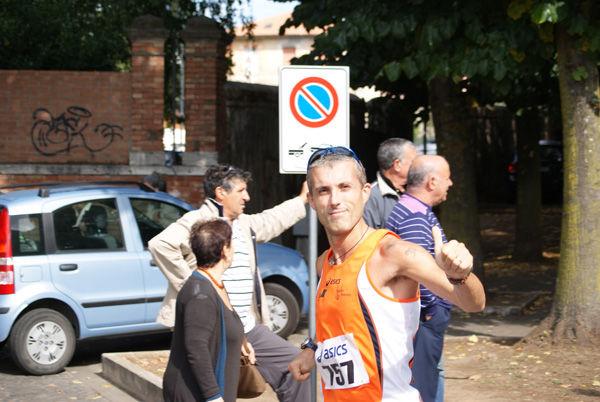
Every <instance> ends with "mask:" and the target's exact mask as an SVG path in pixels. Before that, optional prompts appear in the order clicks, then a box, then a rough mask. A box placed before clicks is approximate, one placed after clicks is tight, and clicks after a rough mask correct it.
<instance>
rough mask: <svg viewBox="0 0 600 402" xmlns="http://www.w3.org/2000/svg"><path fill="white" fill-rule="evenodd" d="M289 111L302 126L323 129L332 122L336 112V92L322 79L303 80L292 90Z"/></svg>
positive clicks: (310, 78) (309, 78)
mask: <svg viewBox="0 0 600 402" xmlns="http://www.w3.org/2000/svg"><path fill="white" fill-rule="evenodd" d="M290 109H291V111H292V114H293V115H294V118H295V119H296V120H297V121H298V122H299V123H301V124H302V125H304V126H307V127H311V128H318V127H323V126H325V125H327V124H328V123H329V122H330V121H331V120H333V118H334V117H335V115H336V113H337V111H338V96H337V92H336V91H335V88H333V85H331V84H330V83H329V82H328V81H326V80H324V79H322V78H319V77H308V78H305V79H303V80H301V81H300V82H298V83H297V84H296V86H295V87H294V89H293V90H292V93H291V95H290Z"/></svg>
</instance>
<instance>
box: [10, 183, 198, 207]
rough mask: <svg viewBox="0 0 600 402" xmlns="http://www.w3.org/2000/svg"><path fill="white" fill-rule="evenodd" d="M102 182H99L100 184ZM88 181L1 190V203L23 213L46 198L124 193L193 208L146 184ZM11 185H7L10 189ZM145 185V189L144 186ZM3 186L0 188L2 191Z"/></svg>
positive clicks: (37, 205)
mask: <svg viewBox="0 0 600 402" xmlns="http://www.w3.org/2000/svg"><path fill="white" fill-rule="evenodd" d="M100 183H101V184H100ZM114 183H115V184H112V183H110V182H91V183H58V184H57V183H43V184H41V185H39V187H35V186H36V185H31V186H32V187H35V188H27V189H25V190H14V191H8V192H2V193H1V194H0V205H2V206H5V207H8V208H9V210H10V211H11V214H13V213H14V214H22V213H41V211H42V205H44V204H45V202H46V201H49V200H52V201H60V200H66V201H65V202H67V200H69V199H73V198H77V199H81V198H90V199H93V198H103V197H106V196H117V195H124V196H128V197H140V198H152V199H157V200H162V201H167V202H171V203H174V204H176V205H179V206H180V207H182V208H184V209H187V210H190V211H191V210H193V209H195V207H193V206H192V205H190V204H188V203H186V202H184V201H181V200H179V199H177V198H175V197H173V196H170V195H169V194H166V193H162V192H159V191H154V190H152V189H150V188H148V187H146V186H143V185H142V186H143V187H142V186H139V184H141V183H137V182H132V183H135V185H136V187H134V186H133V184H130V185H128V186H126V185H123V183H124V182H114ZM11 187H12V186H8V188H11ZM144 187H145V188H144ZM4 189H5V188H0V191H4Z"/></svg>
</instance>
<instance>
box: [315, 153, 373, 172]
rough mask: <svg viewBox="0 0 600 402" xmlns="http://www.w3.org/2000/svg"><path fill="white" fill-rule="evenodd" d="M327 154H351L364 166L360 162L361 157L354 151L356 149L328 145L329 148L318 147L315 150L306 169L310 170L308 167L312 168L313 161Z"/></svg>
mask: <svg viewBox="0 0 600 402" xmlns="http://www.w3.org/2000/svg"><path fill="white" fill-rule="evenodd" d="M327 154H334V155H343V156H351V157H353V158H354V159H356V161H357V162H358V163H359V164H360V165H361V166H362V163H361V162H360V159H358V156H356V154H355V153H354V151H353V150H351V149H350V148H346V147H327V148H321V149H317V150H316V151H315V152H313V154H312V155H311V156H310V158H308V165H306V171H308V169H309V168H310V165H312V164H313V163H315V162H316V161H318V160H319V159H322V158H324V157H325V155H327Z"/></svg>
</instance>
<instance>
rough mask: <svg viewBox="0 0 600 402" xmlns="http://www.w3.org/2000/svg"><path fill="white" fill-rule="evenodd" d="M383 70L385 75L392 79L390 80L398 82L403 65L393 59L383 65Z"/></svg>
mask: <svg viewBox="0 0 600 402" xmlns="http://www.w3.org/2000/svg"><path fill="white" fill-rule="evenodd" d="M383 71H384V72H385V76H386V77H387V78H388V80H390V82H396V81H397V80H398V78H400V73H401V72H402V66H400V63H398V62H397V61H392V62H390V63H388V64H386V65H385V66H383Z"/></svg>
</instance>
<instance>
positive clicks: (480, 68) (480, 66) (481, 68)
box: [477, 59, 491, 76]
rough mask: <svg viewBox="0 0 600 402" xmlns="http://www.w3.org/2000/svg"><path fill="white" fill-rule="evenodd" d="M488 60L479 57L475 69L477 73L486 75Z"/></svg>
mask: <svg viewBox="0 0 600 402" xmlns="http://www.w3.org/2000/svg"><path fill="white" fill-rule="evenodd" d="M490 67H491V65H490V61H489V59H481V60H479V63H478V64H477V70H478V71H479V74H481V75H483V76H486V75H488V74H489V72H490Z"/></svg>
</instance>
